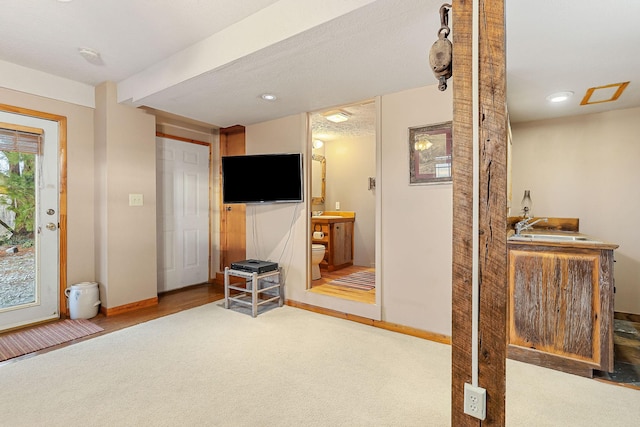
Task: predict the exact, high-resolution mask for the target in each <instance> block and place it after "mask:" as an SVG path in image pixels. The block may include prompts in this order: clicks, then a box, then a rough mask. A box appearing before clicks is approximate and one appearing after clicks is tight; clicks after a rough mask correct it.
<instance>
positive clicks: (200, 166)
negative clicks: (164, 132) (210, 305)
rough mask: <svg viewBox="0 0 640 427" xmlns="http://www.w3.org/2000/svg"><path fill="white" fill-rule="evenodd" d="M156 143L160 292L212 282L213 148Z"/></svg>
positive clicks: (165, 141)
mask: <svg viewBox="0 0 640 427" xmlns="http://www.w3.org/2000/svg"><path fill="white" fill-rule="evenodd" d="M156 141H157V174H158V175H157V187H158V188H157V200H158V292H166V291H170V290H172V289H179V288H182V287H185V286H189V285H195V284H199V283H205V282H207V281H208V279H209V147H208V146H205V145H200V144H193V143H188V142H183V141H178V140H174V139H169V138H161V137H158V138H157V139H156Z"/></svg>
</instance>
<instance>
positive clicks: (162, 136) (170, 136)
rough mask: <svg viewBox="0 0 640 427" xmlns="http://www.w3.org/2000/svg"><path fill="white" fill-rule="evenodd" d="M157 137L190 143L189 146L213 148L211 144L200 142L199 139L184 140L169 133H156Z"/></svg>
mask: <svg viewBox="0 0 640 427" xmlns="http://www.w3.org/2000/svg"><path fill="white" fill-rule="evenodd" d="M156 136H157V137H160V138H169V139H175V140H176V141H182V142H188V143H189V144H197V145H206V146H209V147H211V144H209V143H208V142H204V141H198V140H197V139H189V138H183V137H181V136H175V135H169V134H167V133H162V132H156Z"/></svg>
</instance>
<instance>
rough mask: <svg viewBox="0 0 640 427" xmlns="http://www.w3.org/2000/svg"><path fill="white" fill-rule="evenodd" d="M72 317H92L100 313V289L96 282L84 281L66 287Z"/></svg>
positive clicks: (65, 292)
mask: <svg viewBox="0 0 640 427" xmlns="http://www.w3.org/2000/svg"><path fill="white" fill-rule="evenodd" d="M64 294H65V295H66V296H67V298H68V299H69V315H70V317H71V319H91V318H92V317H95V316H96V315H97V314H98V306H99V305H100V289H99V288H98V283H96V282H82V283H77V284H75V285H71V287H70V288H67V289H65V291H64Z"/></svg>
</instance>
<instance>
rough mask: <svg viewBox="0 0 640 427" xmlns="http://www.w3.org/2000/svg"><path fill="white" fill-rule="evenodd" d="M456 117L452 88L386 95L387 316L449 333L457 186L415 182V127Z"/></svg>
mask: <svg viewBox="0 0 640 427" xmlns="http://www.w3.org/2000/svg"><path fill="white" fill-rule="evenodd" d="M452 119H453V99H452V90H447V91H445V92H441V91H439V90H438V88H437V86H435V85H434V86H428V87H423V88H418V89H413V90H408V91H405V92H400V93H395V94H391V95H386V96H383V97H382V124H381V128H382V135H381V140H382V176H379V177H378V188H379V189H380V191H381V196H382V214H381V215H382V236H381V238H382V254H381V255H382V265H381V268H382V277H383V283H382V298H383V300H382V310H383V319H384V320H386V321H388V322H392V323H398V324H401V325H407V326H411V327H414V328H418V329H422V330H426V331H430V332H434V333H439V334H444V335H451V280H452V279H451V277H452V271H451V256H452V246H451V239H452V218H453V188H452V184H439V185H409V142H408V136H409V130H408V129H409V128H410V127H415V126H424V125H429V124H434V123H441V122H445V121H449V120H452ZM454 144H455V140H454ZM454 162H455V159H454Z"/></svg>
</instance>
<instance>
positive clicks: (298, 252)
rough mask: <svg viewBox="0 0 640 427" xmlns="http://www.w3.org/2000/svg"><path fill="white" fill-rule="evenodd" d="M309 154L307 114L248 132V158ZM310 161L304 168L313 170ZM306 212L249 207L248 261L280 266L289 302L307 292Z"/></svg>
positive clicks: (284, 206) (299, 206) (282, 206)
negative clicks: (266, 155) (257, 155)
mask: <svg viewBox="0 0 640 427" xmlns="http://www.w3.org/2000/svg"><path fill="white" fill-rule="evenodd" d="M306 150H307V117H306V114H297V115H294V116H289V117H285V118H283V119H278V120H272V121H269V122H264V123H259V124H256V125H251V126H247V127H246V128H245V151H246V153H247V154H263V153H303V155H304V157H309V158H310V157H311V155H310V154H309V155H308V156H307V155H306V154H307V153H306ZM305 160H307V159H305ZM309 161H310V159H308V160H307V161H306V162H305V165H309V166H310V165H311V163H310V162H309ZM305 167H306V166H305ZM306 190H308V186H307V187H306V189H305V201H306V200H308V199H309V192H308V191H306ZM307 212H308V211H307V208H306V203H274V204H265V205H255V204H248V205H247V229H246V233H247V258H249V259H251V258H255V259H261V260H268V261H274V262H277V263H278V265H279V266H280V267H282V268H283V273H284V276H285V277H284V282H285V292H286V295H287V298H292V299H296V298H297V295H298V294H299V292H304V290H305V283H306V281H307V267H306V259H307V252H308V251H307V250H306V242H307V238H308V237H307V234H308V233H307V232H306V230H307Z"/></svg>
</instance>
